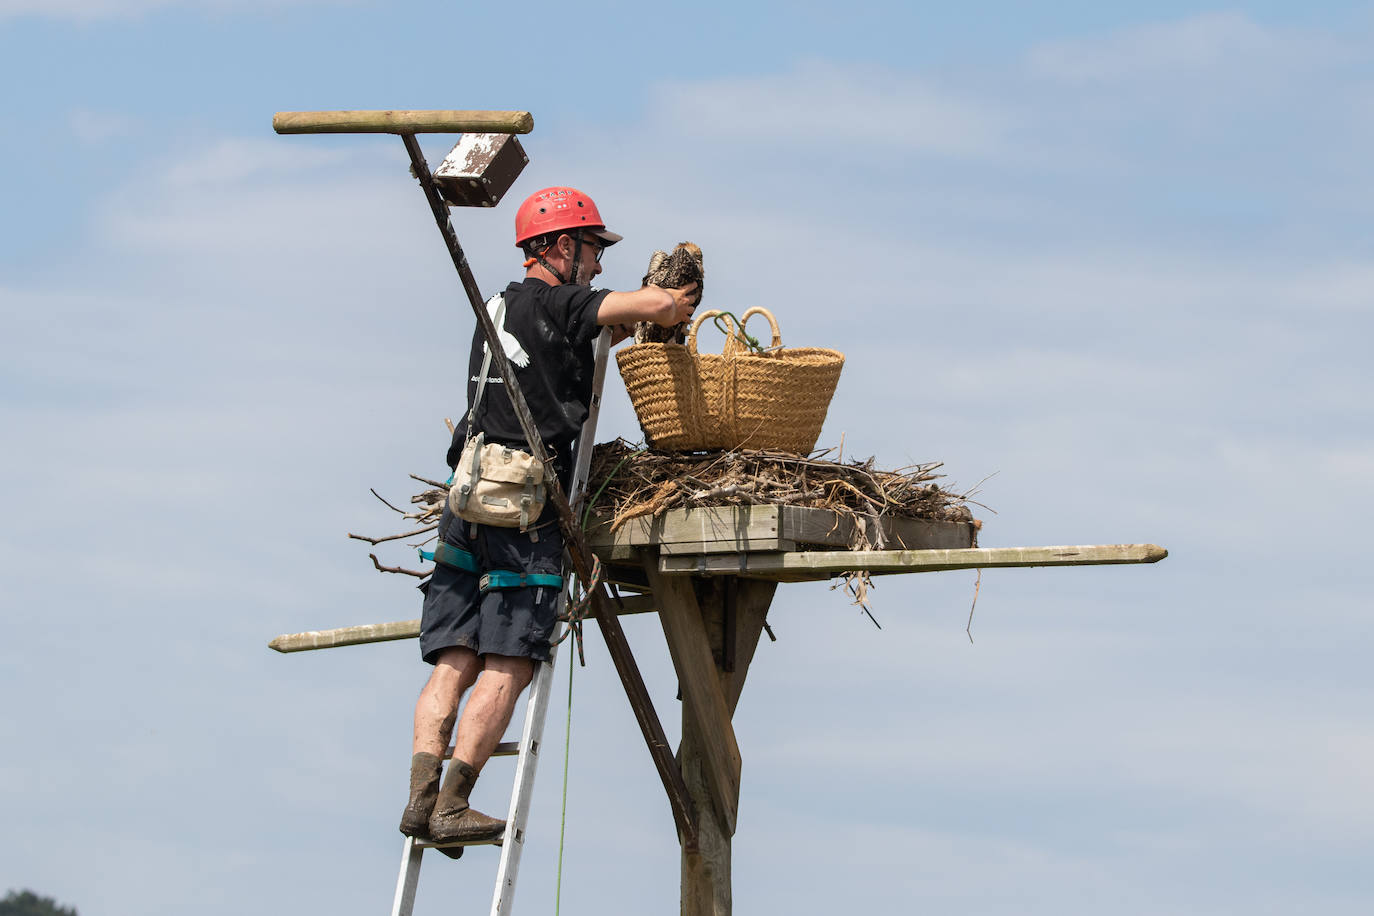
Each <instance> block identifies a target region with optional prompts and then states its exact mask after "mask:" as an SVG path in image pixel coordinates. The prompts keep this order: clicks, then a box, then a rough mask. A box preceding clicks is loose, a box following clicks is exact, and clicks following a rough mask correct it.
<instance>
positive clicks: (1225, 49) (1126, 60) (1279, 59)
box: [1029, 12, 1338, 83]
mask: <svg viewBox="0 0 1374 916" xmlns="http://www.w3.org/2000/svg"><path fill="white" fill-rule="evenodd" d="M1337 48H1338V45H1337V44H1336V43H1335V42H1334V41H1331V40H1330V39H1321V38H1317V37H1311V36H1305V35H1302V34H1300V33H1296V32H1293V31H1286V30H1278V29H1272V28H1267V27H1265V26H1262V25H1260V24H1258V23H1256V22H1255V21H1254V20H1252V19H1251V18H1250V17H1249V16H1247V15H1245V14H1243V13H1236V12H1224V13H1205V14H1202V15H1198V16H1193V17H1191V18H1187V19H1181V20H1175V21H1172V22H1161V23H1153V24H1149V25H1142V26H1136V27H1133V28H1126V29H1123V30H1121V31H1119V32H1117V33H1115V34H1113V35H1110V36H1108V37H1105V38H1100V37H1093V38H1086V39H1074V40H1067V41H1054V42H1047V43H1045V44H1043V45H1041V46H1039V47H1038V48H1036V49H1035V50H1034V51H1033V52H1032V53H1031V56H1030V60H1029V63H1030V66H1031V70H1032V72H1034V73H1036V74H1038V75H1041V76H1047V77H1052V78H1055V79H1061V80H1064V81H1067V82H1071V83H1081V82H1098V81H1139V80H1158V79H1163V80H1164V81H1166V82H1169V83H1173V82H1175V81H1185V82H1188V81H1192V80H1195V79H1197V78H1198V77H1200V76H1215V75H1218V74H1219V73H1222V72H1227V73H1230V74H1232V75H1233V76H1235V77H1237V78H1243V74H1242V72H1241V71H1250V72H1268V73H1270V74H1273V73H1274V71H1275V70H1280V69H1287V68H1289V67H1291V66H1293V65H1295V64H1298V63H1300V62H1311V61H1313V60H1315V59H1317V58H1318V56H1319V55H1323V54H1329V53H1331V52H1332V51H1334V50H1336V49H1337ZM1227 81H1228V82H1229V81H1230V80H1229V79H1228V80H1227Z"/></svg>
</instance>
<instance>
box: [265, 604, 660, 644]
mask: <svg viewBox="0 0 1374 916" xmlns="http://www.w3.org/2000/svg"><path fill="white" fill-rule="evenodd" d="M620 601H621V604H622V605H623V608H617V615H618V616H621V617H624V616H625V615H627V614H652V613H653V612H654V611H656V610H657V606H656V605H655V602H654V596H653V595H621V596H620ZM611 603H612V604H614V603H615V602H614V601H612V602H611ZM419 635H420V621H419V619H415V620H396V621H393V622H391V623H369V624H364V625H363V626H356V627H339V628H338V629H334V630H311V631H310V632H308V633H286V634H283V635H281V636H278V637H277V638H275V639H273V640H272V641H271V642H269V643H268V644H267V646H268V648H271V649H276V650H277V651H278V652H307V651H309V650H311V649H336V648H338V647H340V646H360V645H363V644H365V643H372V642H389V641H391V640H394V639H415V638H416V637H418V636H419Z"/></svg>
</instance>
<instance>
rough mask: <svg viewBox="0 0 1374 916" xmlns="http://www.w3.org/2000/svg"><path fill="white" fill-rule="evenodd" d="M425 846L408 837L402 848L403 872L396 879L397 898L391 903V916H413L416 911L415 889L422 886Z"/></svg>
mask: <svg viewBox="0 0 1374 916" xmlns="http://www.w3.org/2000/svg"><path fill="white" fill-rule="evenodd" d="M424 852H425V849H424V847H423V846H420V845H418V844H417V843H416V842H415V838H414V837H410V836H408V837H406V839H405V844H404V845H403V846H402V847H401V872H400V874H399V875H397V877H396V896H395V897H394V898H393V899H392V901H391V916H411V913H412V912H413V911H414V909H415V888H416V887H417V886H418V885H419V884H420V857H421V856H423V855H424Z"/></svg>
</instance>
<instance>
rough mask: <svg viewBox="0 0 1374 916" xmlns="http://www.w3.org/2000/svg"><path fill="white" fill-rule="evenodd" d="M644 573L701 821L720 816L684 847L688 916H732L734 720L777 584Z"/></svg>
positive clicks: (685, 772)
mask: <svg viewBox="0 0 1374 916" xmlns="http://www.w3.org/2000/svg"><path fill="white" fill-rule="evenodd" d="M644 566H645V570H646V572H647V573H648V575H649V576H650V581H651V583H652V585H653V587H654V589H655V591H654V598H655V599H656V603H657V604H658V607H659V618H660V620H662V622H663V631H664V635H665V636H666V637H667V639H668V647H669V651H670V652H671V653H672V656H673V664H674V666H675V667H676V669H677V673H678V681H679V684H680V685H681V688H682V700H683V703H682V744H681V746H680V747H679V748H678V755H677V757H678V762H679V763H680V764H681V766H682V778H683V782H684V783H686V785H687V792H688V795H689V796H690V797H691V798H692V801H693V803H694V805H695V807H696V810H697V811H698V813H700V812H704V811H712V812H713V813H715V814H716V816H715V817H705V816H703V817H700V818H699V819H698V822H697V827H698V829H697V844H696V846H695V847H690V846H689V845H687V844H686V843H684V844H683V849H682V913H683V916H729V914H730V912H731V907H732V891H731V880H730V851H731V850H730V847H731V837H732V836H733V835H734V831H735V823H736V820H737V817H736V815H735V812H736V811H737V810H738V806H739V772H740V770H739V763H738V761H739V751H738V748H737V746H736V745H735V739H734V726H733V725H732V723H731V717H732V716H733V715H734V711H735V707H736V706H737V705H738V704H739V698H740V694H741V693H742V692H743V690H744V680H745V677H746V676H747V674H748V672H749V664H750V662H752V661H753V658H754V650H755V649H756V648H757V647H758V643H759V637H760V635H761V634H762V633H763V624H764V620H765V618H766V617H767V614H768V606H769V604H770V603H771V602H772V599H773V593H774V592H775V591H776V589H777V583H774V582H756V581H748V580H738V581H734V582H730V583H729V584H728V585H727V584H726V583H725V582H722V581H721V580H714V581H707V580H696V582H695V583H693V582H692V581H690V580H687V579H686V578H685V577H677V578H675V577H671V576H664V575H662V574H661V573H659V572H658V570H657V568H656V565H655V560H654V559H653V558H648V559H646V561H645V564H644ZM727 592H733V597H734V611H733V613H727V612H726V606H725V605H726V595H727ZM729 648H733V656H734V659H733V661H734V664H733V665H732V666H727V664H726V656H727V654H728V652H729ZM727 668H733V670H727ZM732 749H733V757H731V754H730V752H731V750H732ZM730 759H733V761H735V763H734V766H733V768H732V769H733V775H734V778H733V780H729V781H728V784H727V785H724V786H722V782H723V781H724V779H723V777H722V776H721V774H720V772H719V771H720V769H721V768H722V767H723V766H726V765H727V764H726V763H724V762H723V761H726V760H730ZM722 795H724V796H725V797H724V798H722ZM722 802H724V804H722ZM727 811H728V812H729V814H728V817H727V816H725V812H727Z"/></svg>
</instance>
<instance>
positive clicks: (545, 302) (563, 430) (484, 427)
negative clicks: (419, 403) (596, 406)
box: [448, 279, 610, 476]
mask: <svg viewBox="0 0 1374 916" xmlns="http://www.w3.org/2000/svg"><path fill="white" fill-rule="evenodd" d="M609 294H610V290H606V289H592V288H590V287H587V286H580V285H578V286H574V285H570V284H566V283H565V284H563V285H562V286H549V285H548V284H547V283H545V282H544V281H543V280H534V279H526V280H524V281H523V282H520V283H512V284H511V285H510V286H507V287H506V290H505V292H503V293H500V294H498V295H496V296H493V297H492V298H491V299H489V300H487V314H489V315H491V316H492V319H493V320H495V318H496V308H497V306H498V305H499V303H500V300H501V299H502V298H504V299H505V302H506V310H505V315H504V317H503V318H502V320H501V321H500V322H497V325H496V329H497V331H498V332H500V337H501V348H502V350H504V351H505V354H506V358H507V359H509V360H510V363H511V368H513V369H514V370H515V380H516V382H517V383H518V384H519V385H520V390H521V391H522V392H523V393H524V395H525V403H527V404H528V405H529V408H530V413H531V414H533V415H534V422H535V425H536V426H537V427H538V428H539V435H540V436H541V437H542V438H543V440H544V447H545V448H546V449H547V450H548V451H549V453H550V454H551V455H553V456H554V466H555V467H556V468H558V470H559V471H560V476H566V473H567V471H568V469H569V468H570V467H571V461H570V458H571V454H572V446H573V443H574V442H575V441H576V439H577V435H578V433H579V432H581V430H582V424H583V422H584V421H585V420H586V419H587V411H588V408H589V405H590V404H591V400H592V369H593V366H594V363H595V357H594V354H593V348H592V344H593V342H594V341H595V340H596V337H597V335H598V334H599V333H600V332H601V328H600V327H599V326H598V325H597V323H596V313H597V310H598V309H600V308H601V300H603V299H605V298H606V296H607V295H609ZM486 342H487V341H486V336H485V335H484V334H483V333H482V326H481V325H480V324H479V325H478V326H477V327H476V328H475V329H474V331H473V335H472V352H471V354H470V356H469V358H468V404H469V406H470V405H471V404H472V401H473V398H475V397H476V395H477V377H478V374H479V373H480V372H481V370H482V356H483V355H484V353H485V351H486ZM472 431H473V433H479V432H480V433H485V434H486V437H487V441H488V442H499V443H501V444H502V445H509V446H512V447H515V448H521V449H525V450H526V451H528V450H529V446H528V445H527V444H526V443H525V435H524V433H523V432H521V430H520V420H519V418H517V417H516V415H515V410H514V408H512V407H511V403H510V397H509V395H507V394H506V386H505V383H504V382H503V381H502V379H501V376H500V374H499V373H498V372H497V370H496V363H495V361H493V362H492V364H491V368H490V369H488V370H487V386H486V389H485V390H484V391H483V393H482V403H480V404H479V405H477V412H476V414H475V415H474V418H473V430H472ZM467 434H468V430H467V414H466V413H465V414H464V415H463V419H462V421H461V422H459V423H458V424H456V428H455V429H454V433H453V443H452V445H450V446H449V450H448V465H449V467H453V466H454V465H455V464H457V462H458V458H459V456H460V455H461V453H462V451H463V442H464V441H465V440H466V438H467Z"/></svg>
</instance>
